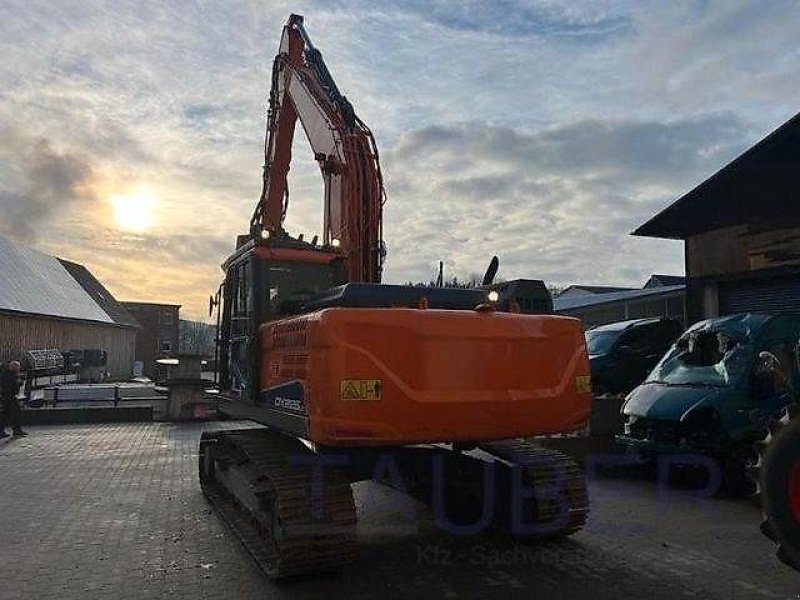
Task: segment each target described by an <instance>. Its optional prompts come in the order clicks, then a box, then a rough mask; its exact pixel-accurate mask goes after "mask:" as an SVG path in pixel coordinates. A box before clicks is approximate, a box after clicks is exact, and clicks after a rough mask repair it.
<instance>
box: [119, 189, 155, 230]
mask: <svg viewBox="0 0 800 600" xmlns="http://www.w3.org/2000/svg"><path fill="white" fill-rule="evenodd" d="M110 200H111V206H112V208H113V210H114V221H115V222H116V224H117V227H119V228H120V229H124V230H126V231H133V232H136V233H142V232H144V231H147V230H148V229H151V228H152V227H153V225H154V224H155V208H156V204H157V199H156V197H155V195H154V194H153V193H152V192H150V191H147V190H139V191H136V192H133V193H130V194H113V195H112V196H111V198H110Z"/></svg>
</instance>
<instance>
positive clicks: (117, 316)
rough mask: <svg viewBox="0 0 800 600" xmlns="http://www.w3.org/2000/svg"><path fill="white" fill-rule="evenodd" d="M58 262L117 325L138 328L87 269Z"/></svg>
mask: <svg viewBox="0 0 800 600" xmlns="http://www.w3.org/2000/svg"><path fill="white" fill-rule="evenodd" d="M58 262H60V263H61V264H62V265H63V267H64V268H65V269H66V270H67V271H68V272H69V274H70V275H72V277H73V278H74V279H75V281H77V282H78V283H79V284H80V285H81V287H82V288H83V289H84V290H86V293H87V294H89V295H90V296H91V297H92V299H93V300H94V301H95V302H96V303H97V304H98V305H99V306H100V308H102V309H103V310H104V311H105V312H106V314H108V316H109V317H111V319H112V320H113V321H114V322H115V323H116V324H117V325H126V326H128V327H139V322H138V321H137V320H136V319H135V318H134V317H133V315H132V314H131V313H129V312H128V311H127V310H126V309H125V307H124V306H123V305H122V303H121V302H118V301H117V299H116V298H114V296H112V295H111V292H109V291H108V290H107V289H106V288H105V286H104V285H103V284H102V283H100V282H99V281H98V280H97V278H96V277H95V276H94V275H92V273H91V271H89V269H87V268H86V267H84V266H83V265H79V264H78V263H74V262H70V261H68V260H64V259H63V258H59V259H58Z"/></svg>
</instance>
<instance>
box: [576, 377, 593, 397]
mask: <svg viewBox="0 0 800 600" xmlns="http://www.w3.org/2000/svg"><path fill="white" fill-rule="evenodd" d="M575 387H576V388H578V393H579V394H588V393H589V392H591V391H592V380H591V378H590V377H589V376H588V375H578V376H577V377H576V378H575Z"/></svg>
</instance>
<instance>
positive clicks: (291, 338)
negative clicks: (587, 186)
mask: <svg viewBox="0 0 800 600" xmlns="http://www.w3.org/2000/svg"><path fill="white" fill-rule="evenodd" d="M298 120H299V121H300V123H301V124H302V126H303V129H304V131H305V134H306V137H307V138H308V141H309V143H310V145H311V148H312V150H313V152H314V157H315V159H316V160H317V162H318V164H319V166H320V171H321V173H322V177H323V180H324V183H325V195H324V229H323V235H322V240H321V241H319V240H318V239H317V237H316V236H315V237H314V238H313V239H312V240H310V241H307V240H304V239H303V236H302V235H298V236H297V237H292V236H291V235H289V233H287V232H286V231H285V230H284V228H283V221H284V217H285V215H286V211H287V208H288V203H289V190H288V184H287V174H288V171H289V166H290V162H291V150H292V143H293V140H294V128H295V124H296V122H297V121H298ZM265 155H266V156H265V166H264V188H263V191H262V194H261V197H260V199H259V202H258V206H257V207H256V210H255V213H254V215H253V218H252V220H251V223H250V233H249V235H245V236H240V238H239V240H238V241H237V248H236V250H235V252H234V253H233V254H232V255H231V256H230V257H229V258H228V259H227V260H226V261H225V263H224V265H223V268H224V269H225V280H224V282H223V284H222V286H221V288H220V297H219V300H218V302H217V304H218V305H219V306H220V310H219V330H218V331H219V333H218V349H217V351H218V359H219V360H218V364H219V367H218V370H219V387H220V399H221V400H220V406H221V409H222V410H223V412H225V413H227V414H229V415H230V416H232V417H235V418H247V419H252V420H254V421H257V422H258V423H261V424H263V425H265V426H266V427H262V428H258V429H247V430H230V431H218V432H208V433H205V434H203V437H202V439H201V443H200V481H201V484H202V488H203V491H204V492H205V494H206V495H207V497H208V498H209V499H210V500H211V501H212V503H213V504H214V505H215V507H216V508H217V509H218V510H219V514H220V515H221V516H222V517H223V519H224V520H225V521H226V522H227V523H228V524H229V526H230V527H231V529H232V531H233V532H234V533H235V534H236V535H237V536H238V538H239V539H240V540H241V541H242V543H243V544H244V546H245V547H246V548H247V549H248V550H249V551H250V553H251V555H252V556H253V557H254V558H255V559H256V561H257V562H258V564H259V565H260V566H261V567H262V568H263V569H264V571H265V572H266V573H267V574H268V575H269V576H270V577H286V576H290V575H297V574H301V573H312V572H319V571H326V570H331V569H338V568H341V567H342V566H343V565H345V564H346V563H347V562H349V561H351V560H352V559H353V557H354V556H355V548H356V534H355V508H354V504H353V496H352V491H351V488H350V484H351V483H352V482H355V481H361V480H365V479H376V480H378V481H380V482H383V483H388V484H390V485H393V486H395V487H397V488H399V489H401V490H403V491H405V492H407V493H409V494H412V495H413V496H415V497H416V498H418V499H419V500H421V501H423V502H426V503H429V504H430V505H431V506H433V507H434V512H435V513H436V516H437V521H439V523H440V524H442V526H443V527H445V528H453V529H454V530H456V531H458V532H459V533H464V532H465V531H480V530H481V529H484V528H486V527H492V528H495V529H498V530H501V531H505V532H507V533H508V534H509V535H514V536H516V537H518V538H522V539H531V538H537V539H538V538H542V537H552V536H559V535H567V534H570V533H572V532H574V531H577V530H579V529H580V528H581V527H582V526H583V524H584V522H585V520H586V517H587V514H588V500H587V494H586V487H585V482H584V478H583V474H582V472H581V470H580V468H579V467H578V466H577V465H576V464H575V463H574V462H573V461H572V460H571V459H569V458H568V457H566V456H564V455H562V454H560V453H558V452H555V451H552V450H544V449H542V448H540V447H538V446H536V445H535V444H534V443H532V442H530V441H527V438H529V437H530V436H534V435H538V434H551V433H562V432H566V431H575V430H578V429H580V428H581V427H583V426H584V424H585V422H586V420H587V419H588V416H589V403H590V393H589V365H588V357H587V354H586V348H585V342H584V338H583V332H582V329H581V326H580V322H579V321H578V320H576V319H572V318H568V317H559V316H554V315H552V314H546V313H549V312H551V311H552V301H551V299H550V296H549V294H548V293H547V291H546V289H545V287H544V285H543V284H542V282H541V281H535V280H514V281H509V282H505V283H502V284H493V283H492V280H493V278H494V274H495V273H496V270H497V264H496V261H493V263H492V265H491V266H490V269H489V271H488V272H487V275H486V277H485V278H484V287H481V288H477V289H453V288H444V287H433V288H431V287H415V286H403V285H383V284H380V283H379V282H380V278H381V265H382V262H383V258H384V255H385V250H384V244H383V239H382V231H381V217H382V205H383V201H384V192H383V183H382V179H381V171H380V166H379V162H378V152H377V149H376V147H375V142H374V139H373V137H372V134H371V133H370V131H369V129H368V128H367V127H366V126H365V125H364V123H363V122H362V121H361V120H360V119H359V118H358V117H357V116H356V114H355V112H354V110H353V107H352V105H351V104H350V103H349V102H348V101H347V99H346V98H345V97H344V96H343V95H342V94H341V93H340V92H339V89H338V88H337V86H336V84H335V83H334V81H333V79H332V77H331V75H330V73H329V72H328V69H327V67H326V66H325V63H324V61H323V60H322V56H321V54H320V53H319V51H318V50H316V49H315V48H314V46H313V45H312V44H311V41H310V40H309V38H308V35H307V34H306V32H305V30H304V29H303V20H302V18H301V17H299V16H297V15H292V16H291V17H290V18H289V21H288V23H287V24H286V26H285V27H284V29H283V35H282V38H281V43H280V50H279V53H278V56H277V57H276V58H275V63H274V68H273V74H272V90H271V92H270V108H269V114H268V119H267V138H266V143H265ZM318 242H319V243H318ZM323 484H324V485H323Z"/></svg>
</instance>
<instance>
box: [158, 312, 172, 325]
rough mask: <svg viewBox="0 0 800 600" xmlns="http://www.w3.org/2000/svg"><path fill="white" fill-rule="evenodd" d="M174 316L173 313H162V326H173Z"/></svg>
mask: <svg viewBox="0 0 800 600" xmlns="http://www.w3.org/2000/svg"><path fill="white" fill-rule="evenodd" d="M173 322H174V321H173V316H172V313H171V312H163V313H161V324H162V325H172V323H173Z"/></svg>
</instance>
